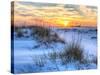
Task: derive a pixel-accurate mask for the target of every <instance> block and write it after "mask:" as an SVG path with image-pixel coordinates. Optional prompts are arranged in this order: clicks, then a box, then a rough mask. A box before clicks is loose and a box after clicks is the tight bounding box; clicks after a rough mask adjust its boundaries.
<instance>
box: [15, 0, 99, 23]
mask: <svg viewBox="0 0 100 75" xmlns="http://www.w3.org/2000/svg"><path fill="white" fill-rule="evenodd" d="M14 12H15V14H14V16H15V21H16V20H17V23H18V21H20V22H21V21H25V18H26V22H27V23H28V21H29V22H30V23H29V24H34V23H33V20H35V19H42V21H43V22H48V23H52V24H55V23H53V21H54V22H55V21H56V22H57V21H58V20H56V19H59V21H61V22H58V23H57V24H64V22H65V20H66V21H69V24H70V25H71V23H72V21H73V22H74V21H76V22H78V20H79V22H80V24H81V23H83V22H86V20H87V21H89V20H91V21H93V22H91V21H89V22H91V23H93V24H96V23H95V22H96V18H97V8H96V7H95V6H84V5H72V4H65V5H64V4H54V3H33V2H22V1H18V2H15V6H14ZM17 17H18V18H17ZM19 17H20V18H19ZM23 19H24V20H23ZM50 19H53V21H52V22H50V21H49V20H50ZM82 20H83V22H81V21H82ZM21 23H22V22H21ZM35 23H36V22H35ZM37 23H40V22H39V21H37ZM86 23H87V22H86ZM91 23H90V24H91ZM75 24H76V23H75ZM87 24H88V23H87Z"/></svg>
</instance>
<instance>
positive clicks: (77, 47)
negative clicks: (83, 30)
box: [59, 41, 84, 64]
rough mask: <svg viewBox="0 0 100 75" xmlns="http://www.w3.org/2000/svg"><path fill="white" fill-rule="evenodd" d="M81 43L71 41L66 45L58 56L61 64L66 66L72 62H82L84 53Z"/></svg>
mask: <svg viewBox="0 0 100 75" xmlns="http://www.w3.org/2000/svg"><path fill="white" fill-rule="evenodd" d="M83 51H84V50H83V48H82V46H81V43H79V42H76V41H72V42H69V43H67V44H66V47H65V48H64V50H63V52H62V53H61V54H60V55H59V56H60V58H61V60H62V63H63V64H66V63H68V62H72V61H79V62H82V61H83V59H84V52H83Z"/></svg>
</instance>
